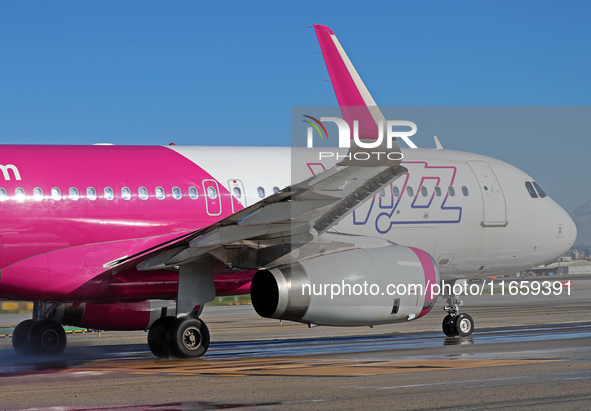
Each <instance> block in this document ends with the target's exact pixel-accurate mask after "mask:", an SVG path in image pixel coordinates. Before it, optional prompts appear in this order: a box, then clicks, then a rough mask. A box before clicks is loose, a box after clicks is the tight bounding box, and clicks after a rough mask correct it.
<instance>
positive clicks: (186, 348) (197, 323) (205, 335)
mask: <svg viewBox="0 0 591 411" xmlns="http://www.w3.org/2000/svg"><path fill="white" fill-rule="evenodd" d="M171 342H172V344H171V345H172V347H173V350H174V353H175V354H176V356H177V357H179V358H188V357H193V358H194V357H201V356H202V355H203V354H205V352H206V351H207V349H208V348H209V330H208V328H207V326H206V325H205V323H204V322H203V321H201V320H200V319H199V318H195V317H182V318H179V319H177V323H176V326H175V327H174V331H173V332H172V334H171Z"/></svg>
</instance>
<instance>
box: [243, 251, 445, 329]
mask: <svg viewBox="0 0 591 411" xmlns="http://www.w3.org/2000/svg"><path fill="white" fill-rule="evenodd" d="M434 284H436V285H439V268H438V267H437V264H436V263H435V261H434V260H433V258H432V257H431V256H430V255H429V254H428V253H427V252H425V251H423V250H420V249H417V248H412V247H404V246H398V245H392V246H386V247H380V248H367V249H358V250H351V251H345V252H340V253H335V254H329V255H323V256H319V257H315V258H311V259H308V260H303V261H298V262H295V263H293V264H290V265H286V266H282V267H277V268H271V269H268V270H260V271H258V272H257V273H256V274H255V276H254V279H253V281H252V285H251V297H252V304H253V306H254V309H255V310H256V312H257V313H258V314H259V315H260V316H261V317H267V318H277V319H284V320H292V321H298V322H302V323H306V324H317V325H335V326H355V325H358V326H359V325H366V326H367V325H375V324H384V323H390V322H400V321H408V320H413V319H415V318H419V317H422V316H423V315H425V314H427V313H428V312H429V310H430V309H431V308H432V307H433V306H434V305H435V301H436V299H437V296H436V295H434V294H433V287H432V285H434ZM436 287H437V286H436ZM435 291H437V288H435Z"/></svg>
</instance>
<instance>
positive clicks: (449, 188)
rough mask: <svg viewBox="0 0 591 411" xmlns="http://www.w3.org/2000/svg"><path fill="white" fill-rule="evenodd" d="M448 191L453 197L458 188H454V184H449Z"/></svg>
mask: <svg viewBox="0 0 591 411" xmlns="http://www.w3.org/2000/svg"><path fill="white" fill-rule="evenodd" d="M447 192H448V193H449V195H450V197H453V196H455V195H456V189H455V188H453V187H452V186H449V187H448V188H447Z"/></svg>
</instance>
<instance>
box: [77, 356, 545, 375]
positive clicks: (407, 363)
mask: <svg viewBox="0 0 591 411" xmlns="http://www.w3.org/2000/svg"><path fill="white" fill-rule="evenodd" d="M550 361H555V360H435V359H432V360H403V359H397V360H371V361H364V360H318V359H316V358H305V357H297V358H295V357H294V358H279V359H256V360H254V359H253V360H222V361H215V360H214V361H211V360H152V361H125V362H118V361H110V360H109V361H95V362H91V363H88V364H85V365H83V366H81V367H77V368H73V369H72V371H75V372H76V371H77V372H80V371H103V372H105V371H110V372H114V371H118V372H127V373H130V374H147V375H150V374H151V375H155V374H158V375H163V374H164V375H185V376H187V375H218V376H247V375H282V376H368V375H386V374H405V373H415V372H425V371H439V370H460V369H468V368H482V367H499V366H508V365H523V364H535V363H544V362H550Z"/></svg>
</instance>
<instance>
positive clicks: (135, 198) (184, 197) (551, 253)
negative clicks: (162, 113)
mask: <svg viewBox="0 0 591 411" xmlns="http://www.w3.org/2000/svg"><path fill="white" fill-rule="evenodd" d="M419 153H420V157H419V156H418V154H419ZM404 155H405V158H404V161H403V165H404V166H405V167H406V168H407V169H408V170H409V172H408V173H407V174H406V175H405V177H404V179H401V180H398V181H396V182H395V183H394V184H391V185H390V186H389V187H388V188H387V189H385V190H384V191H383V192H382V193H380V195H377V196H375V198H374V199H372V200H370V201H367V202H366V203H365V204H364V205H363V206H362V207H360V208H359V209H357V210H356V211H355V213H354V215H351V216H349V217H348V218H347V219H345V220H344V221H342V222H340V223H339V224H338V225H337V226H336V227H335V228H334V230H333V231H336V232H341V233H342V232H345V233H353V234H359V235H365V236H372V237H382V238H386V239H388V240H391V241H394V242H396V243H398V244H403V245H408V246H414V247H417V248H421V249H424V250H425V251H427V252H428V253H430V254H431V255H432V256H433V257H434V259H435V260H436V261H438V262H439V265H440V270H441V275H442V278H444V279H445V278H461V277H476V276H479V275H480V276H483V275H486V276H489V275H494V274H498V273H503V272H511V271H518V270H522V269H526V268H529V267H531V266H533V265H537V264H540V263H543V262H545V261H547V260H548V259H551V258H554V257H557V256H559V255H561V254H562V253H563V252H564V251H565V250H567V249H568V248H569V247H570V246H571V245H572V243H573V240H574V237H575V236H576V229H575V227H574V224H573V222H572V220H571V219H570V217H569V216H568V215H567V214H566V212H564V210H562V208H560V206H558V205H557V204H556V203H555V202H554V201H553V200H551V199H550V198H549V197H545V198H532V197H531V196H530V195H529V193H528V191H527V190H526V187H525V183H526V182H528V181H533V179H532V178H531V177H529V176H527V175H526V174H525V173H523V172H522V171H520V170H519V169H517V168H515V167H513V166H510V165H508V164H506V163H504V162H502V161H499V160H496V159H492V158H489V157H484V156H480V155H477V154H471V153H462V152H455V151H449V150H420V151H418V150H404ZM291 160H292V155H291V149H290V148H287V147H272V148H261V147H236V148H232V147H177V146H170V147H166V146H165V147H141V146H137V147H136V146H129V147H124V146H121V147H119V146H100V145H99V146H4V147H3V149H2V153H1V154H0V164H1V165H2V166H3V168H2V171H3V173H0V177H3V178H2V179H0V210H1V211H0V273H1V275H0V295H1V296H2V297H3V298H11V299H27V300H56V301H97V302H98V301H101V302H104V301H137V300H142V299H171V298H175V296H176V294H177V286H176V278H175V273H174V272H173V271H141V272H140V271H137V270H128V271H126V272H121V273H118V274H117V275H115V276H113V275H109V276H101V275H100V273H102V272H103V271H104V268H105V267H106V266H108V263H109V262H114V261H117V260H119V259H121V258H124V257H128V256H132V255H135V254H137V253H141V252H144V251H145V250H147V249H149V248H150V247H153V246H156V245H159V244H162V243H164V242H165V241H167V240H173V239H175V238H179V237H182V236H183V235H186V234H188V233H190V232H194V231H196V230H199V229H201V228H204V227H207V226H209V225H211V224H213V223H214V222H216V221H219V220H221V219H222V218H224V217H226V216H228V215H231V214H233V213H234V212H236V211H238V210H240V209H242V208H243V207H244V206H246V205H251V204H253V203H254V202H256V201H260V200H261V199H262V198H264V197H267V196H268V195H270V194H272V193H273V192H274V190H278V189H282V188H284V187H286V186H288V185H289V184H290V183H291V179H292V177H293V178H300V177H302V178H305V177H308V176H309V175H310V174H311V173H312V172H314V168H313V166H310V163H308V164H301V165H299V166H296V165H293V166H292V164H291ZM468 162H485V163H486V164H488V165H489V166H490V167H491V169H492V170H493V171H494V174H495V176H496V179H497V180H498V184H499V185H500V188H501V190H502V192H503V194H504V204H502V206H503V213H504V214H503V215H502V217H501V219H502V220H503V221H501V222H498V223H493V224H490V225H486V224H482V221H483V213H484V212H485V211H486V207H487V204H486V199H485V197H483V195H482V194H481V190H480V187H479V181H478V178H477V176H476V175H475V172H474V171H473V169H472V168H471V167H470V166H469V165H468ZM292 173H297V174H299V176H295V175H293V176H292ZM300 173H301V174H300ZM306 173H307V174H308V175H306ZM435 187H439V188H438V189H435ZM449 187H452V190H453V191H455V193H454V194H455V195H454V196H450V195H449V191H450V189H449ZM411 190H412V195H410V194H411ZM463 190H465V191H467V194H466V195H464V194H463V193H462V191H463ZM425 192H427V195H424V194H425ZM437 194H440V195H437ZM489 207H490V206H489ZM452 232H453V233H454V234H453V235H452V234H451V233H452ZM253 273H254V272H251V271H246V272H232V271H231V270H229V269H226V268H224V267H223V266H221V265H220V266H219V267H216V291H217V294H218V295H232V294H244V293H248V292H249V282H250V280H251V279H252V275H253Z"/></svg>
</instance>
